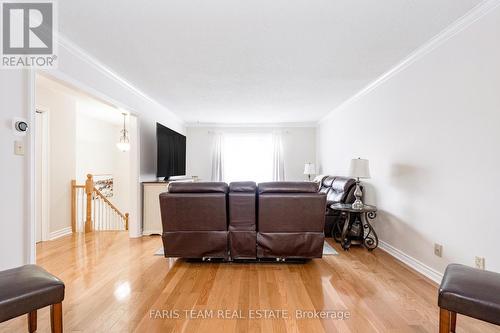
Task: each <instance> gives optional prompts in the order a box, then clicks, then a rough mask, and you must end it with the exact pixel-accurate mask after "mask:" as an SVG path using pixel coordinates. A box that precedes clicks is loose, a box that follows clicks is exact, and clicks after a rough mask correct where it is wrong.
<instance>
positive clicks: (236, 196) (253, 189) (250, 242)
mask: <svg viewBox="0 0 500 333" xmlns="http://www.w3.org/2000/svg"><path fill="white" fill-rule="evenodd" d="M256 198H257V185H256V184H255V183H254V182H234V183H231V184H229V200H228V203H229V250H230V253H231V257H232V258H233V259H256V257H257V252H256V239H257V216H256V212H257V206H256V205H257V199H256Z"/></svg>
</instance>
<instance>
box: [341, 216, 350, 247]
mask: <svg viewBox="0 0 500 333" xmlns="http://www.w3.org/2000/svg"><path fill="white" fill-rule="evenodd" d="M350 222H351V213H349V212H346V220H345V222H344V227H343V229H342V236H341V243H340V244H341V245H342V248H343V249H344V250H348V249H349V244H348V241H347V233H348V231H349V223H350Z"/></svg>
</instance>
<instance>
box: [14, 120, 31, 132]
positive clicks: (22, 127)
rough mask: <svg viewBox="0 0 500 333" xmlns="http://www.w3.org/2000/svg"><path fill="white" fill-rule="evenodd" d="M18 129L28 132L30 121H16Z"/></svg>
mask: <svg viewBox="0 0 500 333" xmlns="http://www.w3.org/2000/svg"><path fill="white" fill-rule="evenodd" d="M16 130H18V131H19V132H26V131H27V130H28V123H26V122H25V121H22V120H21V121H17V122H16Z"/></svg>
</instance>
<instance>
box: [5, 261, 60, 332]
mask: <svg viewBox="0 0 500 333" xmlns="http://www.w3.org/2000/svg"><path fill="white" fill-rule="evenodd" d="M63 299H64V283H63V282H62V281H61V280H59V279H58V278H56V277H55V276H53V275H52V274H50V273H48V272H47V271H46V270H44V269H43V268H41V267H39V266H36V265H25V266H21V267H17V268H13V269H9V270H6V271H1V272H0V322H3V321H6V320H9V319H12V318H15V317H19V316H21V315H24V314H28V328H29V331H30V332H35V331H36V311H37V310H38V309H41V308H43V307H46V306H48V305H50V322H51V327H52V332H57V333H60V332H62V301H63Z"/></svg>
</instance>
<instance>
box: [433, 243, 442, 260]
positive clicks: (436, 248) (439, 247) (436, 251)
mask: <svg viewBox="0 0 500 333" xmlns="http://www.w3.org/2000/svg"><path fill="white" fill-rule="evenodd" d="M434 255H436V256H438V257H440V258H441V257H442V256H443V245H441V244H438V243H435V244H434Z"/></svg>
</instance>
